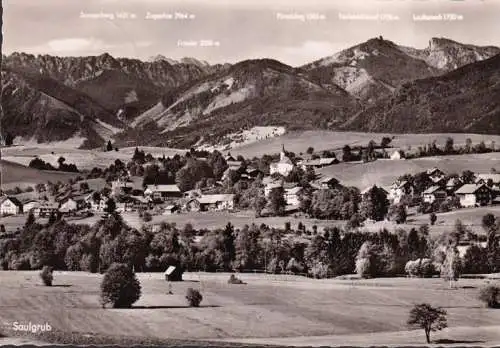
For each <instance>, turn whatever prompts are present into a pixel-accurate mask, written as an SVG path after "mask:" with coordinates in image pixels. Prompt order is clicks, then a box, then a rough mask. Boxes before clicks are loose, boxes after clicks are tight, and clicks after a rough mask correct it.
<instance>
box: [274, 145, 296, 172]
mask: <svg viewBox="0 0 500 348" xmlns="http://www.w3.org/2000/svg"><path fill="white" fill-rule="evenodd" d="M294 167H295V165H294V164H293V162H292V160H291V159H290V158H288V156H287V155H286V152H285V148H284V147H283V149H282V150H281V153H280V160H279V162H276V163H271V165H270V167H269V172H270V174H271V175H273V174H275V173H278V174H281V175H283V176H287V175H288V174H290V172H291V171H292V170H293V168H294Z"/></svg>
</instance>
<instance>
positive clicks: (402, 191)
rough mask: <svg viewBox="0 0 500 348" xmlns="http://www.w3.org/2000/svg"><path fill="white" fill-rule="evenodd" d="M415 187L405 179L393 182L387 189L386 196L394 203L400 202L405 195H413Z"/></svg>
mask: <svg viewBox="0 0 500 348" xmlns="http://www.w3.org/2000/svg"><path fill="white" fill-rule="evenodd" d="M414 192H415V187H414V186H413V184H412V183H411V182H409V181H407V180H403V181H399V182H395V183H394V184H393V185H392V186H391V188H390V189H389V195H388V197H387V198H389V199H391V200H392V201H393V202H394V203H395V204H398V203H399V202H401V200H402V199H403V197H405V196H413V194H414Z"/></svg>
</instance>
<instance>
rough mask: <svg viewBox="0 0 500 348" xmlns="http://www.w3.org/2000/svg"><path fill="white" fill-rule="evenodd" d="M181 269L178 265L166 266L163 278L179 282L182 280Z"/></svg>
mask: <svg viewBox="0 0 500 348" xmlns="http://www.w3.org/2000/svg"><path fill="white" fill-rule="evenodd" d="M182 273H183V272H182V269H181V268H180V267H178V266H168V267H167V270H166V271H165V273H164V275H165V280H166V281H169V282H180V281H182Z"/></svg>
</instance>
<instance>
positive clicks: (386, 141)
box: [380, 137, 392, 149]
mask: <svg viewBox="0 0 500 348" xmlns="http://www.w3.org/2000/svg"><path fill="white" fill-rule="evenodd" d="M391 142H392V139H391V138H389V137H382V140H381V141H380V147H382V148H383V149H385V148H386V147H387V146H388V145H389V144H390V143H391Z"/></svg>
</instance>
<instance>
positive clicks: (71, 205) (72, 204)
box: [59, 198, 78, 213]
mask: <svg viewBox="0 0 500 348" xmlns="http://www.w3.org/2000/svg"><path fill="white" fill-rule="evenodd" d="M77 210H78V202H77V201H76V200H74V199H73V198H67V199H65V200H64V201H63V202H62V203H61V206H60V207H59V211H60V212H62V213H69V212H74V211H77Z"/></svg>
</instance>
